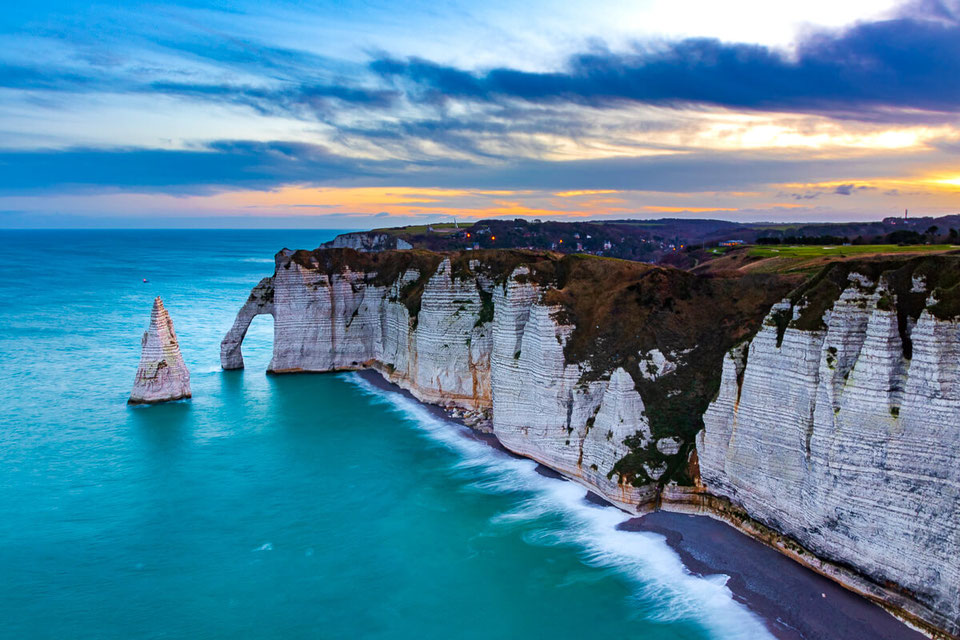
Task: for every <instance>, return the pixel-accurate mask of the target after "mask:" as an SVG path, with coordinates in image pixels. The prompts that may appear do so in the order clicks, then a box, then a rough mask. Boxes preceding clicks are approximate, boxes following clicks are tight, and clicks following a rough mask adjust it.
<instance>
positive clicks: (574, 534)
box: [345, 373, 773, 640]
mask: <svg viewBox="0 0 960 640" xmlns="http://www.w3.org/2000/svg"><path fill="white" fill-rule="evenodd" d="M345 379H346V380H348V381H350V382H351V383H353V384H355V385H357V386H358V387H360V389H362V390H363V391H364V392H365V393H366V394H367V395H369V396H371V399H372V400H373V401H374V402H378V403H384V404H387V405H390V406H391V407H392V408H393V409H394V410H396V411H397V412H398V413H400V414H402V415H403V416H404V417H406V418H407V419H408V420H409V421H410V422H411V423H412V424H413V425H414V426H416V427H417V429H418V430H420V431H421V432H422V433H424V434H425V435H426V436H427V437H428V438H430V439H431V440H432V441H433V442H436V443H438V444H440V445H442V446H444V447H446V448H447V449H449V450H451V451H452V452H454V453H455V454H456V455H457V457H458V458H459V460H458V461H457V463H456V464H455V465H454V470H456V471H459V472H462V473H463V474H464V475H463V477H464V478H465V479H466V480H467V483H468V487H469V488H470V489H471V490H476V491H482V492H486V493H501V494H516V506H515V507H514V508H513V509H511V510H510V511H508V512H506V513H501V514H497V515H496V516H494V517H493V518H492V519H491V522H492V523H493V524H495V525H500V526H508V527H509V526H518V525H520V524H524V523H531V522H533V521H536V520H538V519H540V518H543V517H545V516H556V517H558V518H559V520H560V522H561V523H562V526H561V527H559V528H556V527H543V528H534V529H531V530H526V531H525V532H524V534H523V539H524V541H525V542H526V543H528V544H531V545H537V546H540V545H544V546H559V545H570V546H573V547H574V548H576V549H578V550H579V553H580V557H581V559H582V560H583V562H585V563H586V564H589V565H591V566H595V567H604V568H609V569H612V570H614V571H616V572H617V573H618V574H619V575H621V576H623V577H624V578H626V579H627V580H629V581H630V583H631V585H633V587H634V594H635V596H636V598H637V600H638V609H641V615H642V616H643V617H646V618H647V619H649V620H654V621H661V622H673V621H690V622H695V623H697V624H699V625H700V626H702V627H703V628H705V629H707V630H708V631H709V632H710V633H711V635H713V636H714V637H716V638H723V639H724V640H758V639H765V638H773V636H772V635H771V634H770V633H769V631H768V630H767V628H766V626H765V625H764V623H763V622H762V621H761V620H760V619H759V618H758V617H757V616H755V615H754V614H753V613H751V612H750V611H749V610H747V609H746V607H744V606H743V605H741V604H739V603H738V602H736V601H735V600H734V599H733V595H732V593H731V592H730V590H729V589H728V588H727V587H726V586H725V585H726V581H727V576H725V575H713V576H704V577H699V576H694V575H692V574H691V573H690V572H689V571H687V569H686V567H684V565H683V563H682V562H681V560H680V558H679V556H678V555H677V554H676V553H675V552H674V551H673V550H672V549H671V548H670V547H669V546H668V545H667V543H666V541H665V539H664V538H663V536H661V535H658V534H654V533H647V532H630V531H621V530H619V529H618V528H617V526H618V525H619V524H620V523H622V522H624V521H625V520H627V519H628V518H629V516H628V515H627V514H625V513H623V512H622V511H620V510H619V509H616V508H614V507H610V506H600V505H595V504H592V503H589V502H587V501H586V500H585V499H584V497H585V490H584V489H583V488H582V487H581V486H579V485H577V484H575V483H573V482H567V481H564V480H560V479H554V478H549V477H546V476H544V475H542V474H540V473H538V472H537V470H536V469H537V463H535V462H534V461H532V460H528V459H524V458H516V457H513V456H511V455H508V454H506V453H504V452H502V451H499V450H497V449H494V448H493V447H490V446H488V445H487V444H485V443H483V442H480V441H477V440H475V439H473V438H470V437H469V436H468V434H467V433H465V431H464V430H465V429H466V427H462V426H459V425H455V424H454V423H452V422H449V421H446V420H443V419H442V418H439V417H437V416H436V415H435V414H434V413H432V412H431V411H430V410H428V409H427V408H426V407H424V406H423V405H421V404H420V403H418V402H416V401H415V400H412V399H410V398H408V397H406V396H404V395H403V394H401V393H397V392H393V391H387V390H383V389H380V388H378V387H376V386H374V385H373V384H371V383H369V382H367V381H366V380H364V379H363V378H362V377H361V376H359V375H357V374H356V373H350V374H345ZM652 605H655V606H652Z"/></svg>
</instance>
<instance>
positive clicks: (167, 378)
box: [128, 296, 190, 404]
mask: <svg viewBox="0 0 960 640" xmlns="http://www.w3.org/2000/svg"><path fill="white" fill-rule="evenodd" d="M189 397H190V372H189V371H187V366H186V365H185V364H184V363H183V356H181V355H180V344H179V343H178V342H177V333H176V332H175V331H174V330H173V320H171V319H170V314H169V313H167V310H166V309H165V308H164V306H163V300H161V299H160V296H157V298H156V299H155V300H154V301H153V310H152V311H151V312H150V326H149V327H147V330H146V331H145V332H144V333H143V339H142V340H141V353H140V366H139V367H137V377H136V379H135V380H134V383H133V391H131V392H130V399H129V400H128V402H129V403H130V404H152V403H156V402H167V401H169V400H181V399H184V398H189Z"/></svg>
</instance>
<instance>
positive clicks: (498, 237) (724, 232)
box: [324, 215, 960, 268]
mask: <svg viewBox="0 0 960 640" xmlns="http://www.w3.org/2000/svg"><path fill="white" fill-rule="evenodd" d="M957 242H960V215H950V216H943V217H940V218H933V217H923V218H909V219H904V218H884V219H883V220H878V221H874V222H835V223H816V224H809V223H797V222H793V223H789V222H788V223H762V222H761V223H739V222H729V221H725V220H697V219H687V218H663V219H660V220H590V221H572V222H555V221H546V222H541V221H539V220H532V221H531V220H526V219H520V218H518V219H515V220H483V221H480V222H475V223H473V224H470V225H457V224H455V223H442V224H434V225H417V226H409V227H393V228H384V229H373V230H371V231H360V232H354V233H349V234H343V235H340V236H338V237H337V238H336V239H334V240H332V241H331V242H329V243H327V244H326V245H324V246H327V247H330V248H334V247H338V248H339V247H349V248H353V249H357V250H359V251H382V250H388V249H407V248H415V249H429V250H431V251H461V250H470V249H493V248H496V249H537V250H548V251H556V252H558V253H563V254H571V253H589V254H593V255H598V256H608V257H614V258H623V259H626V260H636V261H642V262H651V263H663V264H672V265H674V266H677V267H681V268H692V267H693V266H696V265H697V264H700V263H702V262H704V261H707V260H711V259H714V258H716V257H718V255H719V254H717V253H715V252H711V251H706V250H707V249H712V248H714V247H719V246H723V245H734V246H736V245H738V244H762V245H771V246H772V245H777V244H790V245H793V244H799V245H814V244H831V245H843V244H852V245H891V244H892V245H898V244H900V245H902V244H910V245H921V244H946V243H949V244H954V243H957Z"/></svg>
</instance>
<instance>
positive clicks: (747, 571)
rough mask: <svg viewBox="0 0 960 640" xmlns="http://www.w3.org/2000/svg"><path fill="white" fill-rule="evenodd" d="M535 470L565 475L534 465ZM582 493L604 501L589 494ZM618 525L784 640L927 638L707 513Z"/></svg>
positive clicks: (380, 381) (370, 374)
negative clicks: (661, 544) (659, 541)
mask: <svg viewBox="0 0 960 640" xmlns="http://www.w3.org/2000/svg"><path fill="white" fill-rule="evenodd" d="M359 373H360V376H361V377H363V379H364V380H366V381H367V382H369V383H370V384H372V385H374V386H376V387H377V388H380V389H385V390H387V391H392V392H395V393H401V394H403V395H405V396H406V397H408V398H411V399H413V400H415V401H416V398H414V396H413V395H412V394H411V393H409V392H408V391H405V390H403V389H401V388H400V387H397V386H396V385H394V384H392V383H390V382H387V381H386V380H385V379H384V378H383V377H382V376H381V375H380V374H379V373H377V372H376V371H361V372H359ZM421 406H423V407H425V408H427V409H428V410H429V411H430V412H431V413H433V414H434V415H436V416H437V417H439V418H441V419H443V420H446V421H449V422H455V423H458V424H460V425H461V426H463V432H464V436H465V437H469V438H473V439H475V440H478V441H481V442H484V443H486V444H489V445H490V446H492V447H494V448H496V449H498V450H500V451H504V452H506V453H508V454H510V455H515V454H513V453H511V452H510V451H508V450H507V449H506V448H504V446H503V445H502V444H500V441H499V440H497V438H496V437H495V436H494V435H493V434H486V433H479V432H477V431H474V430H472V429H470V428H469V427H467V426H466V425H464V424H463V422H462V421H460V420H457V419H455V418H452V417H451V416H449V415H448V414H447V412H446V411H445V410H444V409H442V408H441V407H437V406H434V405H429V404H425V403H421ZM537 470H538V471H539V472H540V473H542V474H544V475H547V476H549V477H552V478H559V479H564V478H563V476H561V475H560V474H559V473H557V472H556V471H554V470H552V469H550V468H548V467H545V466H543V465H539V466H538V469H537ZM584 499H585V500H587V501H588V502H591V503H593V504H598V505H608V503H607V502H606V501H605V500H603V498H601V497H599V496H597V495H596V494H594V493H592V492H586V495H585V496H584ZM620 528H621V529H623V530H625V531H647V532H652V533H658V534H660V535H663V536H664V537H665V538H666V540H667V544H669V545H670V547H671V548H672V549H673V550H674V551H676V552H677V554H678V555H679V556H680V558H681V560H682V561H683V564H684V565H685V566H686V567H687V569H689V570H690V572H691V573H694V574H696V575H715V574H724V575H727V576H729V580H728V581H727V587H728V588H729V589H730V591H731V592H732V593H733V596H734V598H736V599H737V600H738V601H740V602H742V603H743V604H744V605H746V607H747V608H749V609H750V610H751V611H753V612H754V613H755V614H757V615H758V616H759V617H760V618H762V619H763V620H764V621H765V622H766V623H767V627H768V628H769V629H770V631H771V633H773V635H775V636H776V637H777V638H779V639H781V640H924V639H925V638H926V636H924V635H923V634H921V633H920V632H918V631H915V630H913V629H911V628H910V627H908V626H907V625H905V624H903V623H902V622H900V621H899V620H897V619H896V618H894V617H893V616H892V615H890V614H889V613H887V612H886V611H884V610H883V609H881V608H880V607H879V606H877V605H875V604H873V603H872V602H870V601H868V600H866V599H865V598H862V597H860V596H858V595H856V594H854V593H852V592H850V591H847V590H846V589H844V588H843V587H841V586H840V585H838V584H836V583H835V582H833V581H831V580H828V579H827V578H824V577H823V576H821V575H820V574H818V573H816V572H814V571H811V570H810V569H807V568H806V567H804V566H802V565H800V564H797V563H796V562H794V561H793V560H791V559H789V558H787V557H786V556H784V555H782V554H780V553H779V552H777V551H775V550H773V549H771V548H770V547H768V546H766V545H764V544H763V543H761V542H758V541H757V540H754V539H753V538H751V537H749V536H747V535H746V534H743V533H741V532H739V531H737V530H736V529H734V528H733V527H731V526H730V525H728V524H726V523H723V522H720V521H718V520H714V519H712V518H709V517H707V516H695V515H687V514H681V513H669V512H666V511H657V512H654V513H649V514H646V515H644V516H640V517H635V518H631V519H630V520H627V521H626V522H624V523H623V524H621V525H620Z"/></svg>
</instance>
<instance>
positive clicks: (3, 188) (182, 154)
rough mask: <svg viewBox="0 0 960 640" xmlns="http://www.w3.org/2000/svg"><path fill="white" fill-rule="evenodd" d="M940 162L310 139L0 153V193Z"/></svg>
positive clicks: (666, 185)
mask: <svg viewBox="0 0 960 640" xmlns="http://www.w3.org/2000/svg"><path fill="white" fill-rule="evenodd" d="M940 159H941V158H940V156H938V155H935V154H932V153H930V154H912V155H909V156H904V157H900V156H895V155H889V156H871V157H860V158H832V159H831V158H822V157H812V158H806V157H803V156H800V155H795V154H789V153H782V152H755V153H747V152H729V153H724V154H717V153H709V152H703V153H697V152H691V153H682V154H675V155H669V156H645V157H614V158H598V159H584V160H569V161H562V162H558V161H546V160H538V159H529V158H518V159H511V160H507V161H500V162H495V163H489V164H478V163H474V162H468V161H461V160H457V159H425V160H418V161H410V160H394V159H390V160H369V159H361V158H355V157H349V156H344V155H339V154H336V153H333V152H331V151H330V150H328V149H327V148H325V147H323V146H319V145H312V144H304V143H294V142H281V141H275V142H248V141H232V140H223V141H218V142H214V143H211V144H208V145H205V146H202V147H197V148H192V149H178V150H158V149H141V148H111V149H100V148H72V149H62V150H59V149H48V150H39V151H23V150H12V149H8V150H0V194H13V193H19V194H29V193H72V192H91V191H101V192H103V191H121V192H138V193H168V194H185V195H186V194H202V193H210V192H216V191H225V190H241V189H247V190H249V189H253V190H271V189H277V188H280V187H283V186H285V185H302V186H330V185H336V186H390V187H397V186H407V187H417V188H423V187H431V188H432V187H435V188H447V189H486V190H498V189H502V190H522V189H540V190H544V191H551V192H557V191H580V190H583V191H607V190H624V191H660V192H691V193H704V192H710V191H730V190H739V191H744V190H753V189H758V188H768V187H769V186H770V185H771V184H785V183H798V182H799V183H809V184H814V183H823V182H833V181H836V180H837V177H838V176H842V179H845V180H851V181H852V180H865V179H868V178H872V177H874V176H877V175H890V174H900V173H903V172H905V171H914V170H916V168H917V167H923V166H927V165H929V164H930V163H931V162H936V161H938V160H940ZM854 185H855V183H851V185H850V188H851V190H853V189H862V188H863V187H854ZM844 186H845V185H844ZM838 193H839V191H838Z"/></svg>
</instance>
